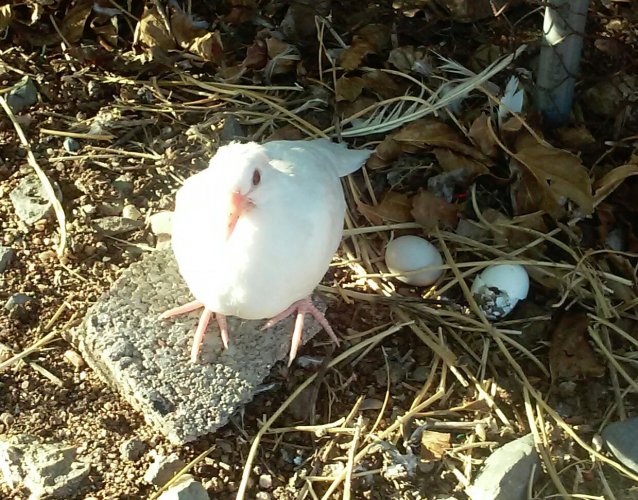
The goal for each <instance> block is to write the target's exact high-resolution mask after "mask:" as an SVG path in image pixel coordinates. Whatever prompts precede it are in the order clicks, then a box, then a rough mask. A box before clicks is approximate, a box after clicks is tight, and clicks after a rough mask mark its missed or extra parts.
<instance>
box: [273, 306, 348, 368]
mask: <svg viewBox="0 0 638 500" xmlns="http://www.w3.org/2000/svg"><path fill="white" fill-rule="evenodd" d="M294 312H297V318H296V319H295V328H294V330H293V333H292V340H291V343H290V357H289V359H288V366H290V365H292V362H293V361H294V359H295V357H296V356H297V351H298V350H299V346H300V345H301V338H302V331H303V324H304V316H305V314H306V313H310V314H312V316H313V318H315V320H316V321H317V323H319V324H320V325H321V326H322V327H323V329H324V330H325V331H326V332H327V333H328V335H329V336H330V338H331V339H332V341H333V342H334V343H335V344H337V345H339V339H338V338H337V336H336V335H335V332H334V330H333V329H332V327H331V326H330V323H328V320H327V319H326V317H325V316H324V315H323V314H322V312H321V311H319V309H317V308H316V307H315V305H314V304H313V303H312V300H310V297H306V298H305V299H302V300H298V301H297V302H294V303H293V304H292V305H291V306H290V307H289V308H288V309H286V310H284V311H282V312H280V313H279V314H277V316H275V317H273V318H271V319H269V320H268V321H267V322H266V324H265V325H264V326H262V327H261V330H265V329H266V328H271V327H272V326H274V325H276V324H277V323H279V322H280V321H281V320H283V319H284V318H287V317H288V316H290V315H291V314H292V313H294Z"/></svg>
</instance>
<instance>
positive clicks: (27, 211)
mask: <svg viewBox="0 0 638 500" xmlns="http://www.w3.org/2000/svg"><path fill="white" fill-rule="evenodd" d="M51 184H52V186H53V190H54V192H55V195H56V197H57V198H58V199H59V200H61V199H62V193H61V192H60V188H59V187H58V185H57V184H56V183H55V182H53V181H51ZM9 197H10V198H11V203H13V208H14V210H15V212H16V215H17V216H18V217H19V218H20V220H22V221H24V222H26V223H27V224H34V223H35V222H37V221H39V220H41V219H44V218H46V217H47V216H48V215H49V214H50V212H51V209H52V205H51V202H50V201H49V198H48V196H47V194H46V192H45V190H44V186H43V185H42V183H41V182H40V179H39V178H38V176H37V175H35V174H30V175H27V176H26V177H24V178H23V179H22V180H21V181H20V183H19V184H18V186H17V187H16V188H15V189H14V190H13V191H11V193H10V194H9Z"/></svg>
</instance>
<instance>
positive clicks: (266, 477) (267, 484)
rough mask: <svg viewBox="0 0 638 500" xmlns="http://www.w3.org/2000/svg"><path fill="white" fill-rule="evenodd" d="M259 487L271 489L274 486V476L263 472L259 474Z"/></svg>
mask: <svg viewBox="0 0 638 500" xmlns="http://www.w3.org/2000/svg"><path fill="white" fill-rule="evenodd" d="M259 487H260V488H261V489H262V490H269V489H271V488H272V476H271V475H270V474H262V475H261V476H259Z"/></svg>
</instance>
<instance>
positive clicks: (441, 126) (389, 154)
mask: <svg viewBox="0 0 638 500" xmlns="http://www.w3.org/2000/svg"><path fill="white" fill-rule="evenodd" d="M428 147H439V148H448V149H451V150H453V151H456V152H458V153H461V154H463V155H465V156H468V157H470V158H473V159H475V160H478V161H479V162H483V163H487V162H489V159H488V158H487V157H486V156H485V155H484V154H483V153H481V152H480V151H478V150H477V149H476V148H475V147H473V146H470V145H468V144H465V141H464V139H463V138H462V137H461V136H460V135H459V134H458V132H456V130H454V129H453V128H452V127H450V126H449V125H447V124H446V123H443V122H441V121H438V120H434V119H430V118H425V119H422V120H417V121H415V122H412V123H410V124H408V125H406V126H405V127H403V128H402V129H400V130H399V131H398V132H395V133H394V134H391V135H389V136H387V137H386V138H385V139H384V140H383V141H382V142H381V144H379V145H378V146H377V149H376V150H375V152H374V155H373V156H372V158H371V160H372V161H371V162H370V163H368V166H370V168H380V167H384V166H387V165H389V164H390V163H392V162H393V161H394V160H395V159H397V158H398V157H399V155H401V154H402V153H415V152H417V151H419V150H421V149H425V148H428Z"/></svg>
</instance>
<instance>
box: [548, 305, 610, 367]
mask: <svg viewBox="0 0 638 500" xmlns="http://www.w3.org/2000/svg"><path fill="white" fill-rule="evenodd" d="M588 326H589V318H588V317H587V315H586V314H585V313H581V312H574V311H562V312H560V313H558V315H557V316H556V317H555V318H554V320H553V321H552V327H551V330H552V340H551V345H550V347H549V370H550V373H551V374H552V380H558V379H562V378H566V379H576V378H582V377H602V376H603V375H604V373H605V367H604V366H603V365H602V364H601V362H600V361H599V360H598V358H597V356H596V353H595V352H594V349H593V348H592V347H591V345H589V341H588V334H587V327H588Z"/></svg>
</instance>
